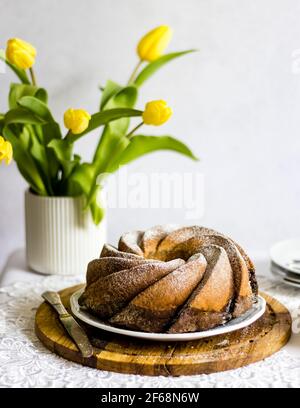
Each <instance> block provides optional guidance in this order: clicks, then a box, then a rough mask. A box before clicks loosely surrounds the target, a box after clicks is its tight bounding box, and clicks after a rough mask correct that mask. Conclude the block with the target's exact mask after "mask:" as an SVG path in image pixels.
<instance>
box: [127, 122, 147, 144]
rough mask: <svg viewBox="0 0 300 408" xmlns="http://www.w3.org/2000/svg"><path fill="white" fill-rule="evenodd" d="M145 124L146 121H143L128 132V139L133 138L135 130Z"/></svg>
mask: <svg viewBox="0 0 300 408" xmlns="http://www.w3.org/2000/svg"><path fill="white" fill-rule="evenodd" d="M143 124H144V122H141V123H139V124H138V125H137V126H136V127H134V128H133V129H132V130H131V131H130V132H129V133H128V135H126V137H127V139H129V140H130V139H132V138H133V136H134V132H135V131H136V130H138V129H139V128H140V127H141V126H143Z"/></svg>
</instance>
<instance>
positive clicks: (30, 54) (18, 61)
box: [6, 38, 36, 69]
mask: <svg viewBox="0 0 300 408" xmlns="http://www.w3.org/2000/svg"><path fill="white" fill-rule="evenodd" d="M35 57H36V49H35V48H34V47H33V46H32V45H31V44H29V43H28V42H26V41H23V40H20V39H19V38H12V39H10V40H8V41H7V48H6V58H7V60H8V61H9V62H10V63H11V64H13V65H15V66H16V67H18V68H20V69H28V68H31V67H32V66H33V64H34V63H35Z"/></svg>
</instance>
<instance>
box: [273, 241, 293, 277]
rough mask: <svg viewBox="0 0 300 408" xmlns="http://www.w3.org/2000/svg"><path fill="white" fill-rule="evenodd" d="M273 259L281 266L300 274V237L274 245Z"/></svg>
mask: <svg viewBox="0 0 300 408" xmlns="http://www.w3.org/2000/svg"><path fill="white" fill-rule="evenodd" d="M270 256H271V260H272V261H273V262H274V263H275V264H277V265H278V266H279V267H281V268H284V269H287V270H289V271H292V272H294V273H298V274H300V239H289V240H287V241H281V242H278V243H277V244H275V245H273V246H272V248H271V250H270Z"/></svg>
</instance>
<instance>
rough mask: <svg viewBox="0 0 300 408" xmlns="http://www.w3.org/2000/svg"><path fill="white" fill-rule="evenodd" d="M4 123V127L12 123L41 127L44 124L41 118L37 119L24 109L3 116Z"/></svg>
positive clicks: (13, 110) (14, 110)
mask: <svg viewBox="0 0 300 408" xmlns="http://www.w3.org/2000/svg"><path fill="white" fill-rule="evenodd" d="M4 121H5V124H6V125H9V124H12V123H21V124H32V125H42V124H44V123H45V121H44V120H43V119H42V118H40V117H37V116H36V115H35V114H33V113H32V112H30V111H28V110H27V109H24V108H16V109H11V110H9V111H8V112H7V113H6V115H5V118H4Z"/></svg>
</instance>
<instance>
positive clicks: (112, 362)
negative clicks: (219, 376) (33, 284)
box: [35, 285, 291, 376]
mask: <svg viewBox="0 0 300 408" xmlns="http://www.w3.org/2000/svg"><path fill="white" fill-rule="evenodd" d="M81 286H82V285H77V286H73V287H71V288H67V289H64V290H62V291H61V292H60V295H61V298H62V301H63V303H64V305H65V306H66V307H67V309H68V310H70V309H69V299H70V296H71V294H72V293H73V292H75V290H78V289H79V288H80V287H81ZM261 295H262V296H263V297H264V298H265V299H266V301H267V310H266V312H265V314H264V315H263V316H262V317H261V318H260V319H259V320H257V321H256V322H255V323H253V324H252V325H250V326H248V327H246V328H244V329H241V330H238V331H235V332H232V333H228V334H223V335H219V336H215V337H210V338H206V339H202V340H196V341H188V342H170V343H166V342H154V341H145V340H139V339H134V338H129V337H125V336H120V335H116V334H113V333H108V332H104V331H101V330H99V329H92V328H90V327H88V326H86V325H83V324H82V323H80V324H81V325H82V326H84V328H85V329H86V331H87V333H88V336H89V338H90V340H91V342H92V344H93V346H94V355H93V356H92V357H90V358H87V359H84V358H82V356H81V354H80V352H79V351H78V349H77V346H76V345H75V343H74V342H73V341H72V340H71V339H70V337H69V336H68V335H67V334H66V332H65V330H64V328H63V326H62V325H61V323H60V321H59V319H58V315H57V314H56V312H55V311H54V310H53V309H52V308H51V307H50V306H49V305H48V304H46V303H45V302H44V303H42V304H41V305H40V307H39V308H38V310H37V313H36V318H35V331H36V334H37V336H38V338H39V339H40V340H41V342H42V343H43V344H44V345H45V346H46V347H47V348H48V349H50V350H51V351H53V352H54V353H56V354H58V355H60V356H61V357H64V358H66V359H68V360H71V361H75V362H76V363H80V364H83V365H86V366H89V367H94V368H98V369H99V370H108V371H115V372H118V373H130V374H142V375H152V376H155V375H164V376H178V375H193V374H202V373H206V374H208V373H214V372H217V371H225V370H230V369H233V368H238V367H242V366H245V365H247V364H250V363H253V362H256V361H259V360H262V359H264V358H266V357H268V356H270V355H271V354H273V353H275V352H276V351H278V350H279V349H280V348H281V347H283V346H284V345H285V344H286V343H287V341H288V340H289V337H290V334H291V316H290V314H289V312H288V310H287V309H286V308H285V307H284V306H283V305H282V304H281V303H279V302H278V301H277V300H276V299H274V298H272V297H271V296H268V295H266V294H264V293H261Z"/></svg>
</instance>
